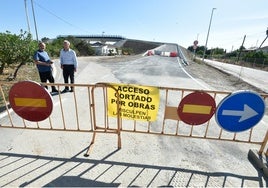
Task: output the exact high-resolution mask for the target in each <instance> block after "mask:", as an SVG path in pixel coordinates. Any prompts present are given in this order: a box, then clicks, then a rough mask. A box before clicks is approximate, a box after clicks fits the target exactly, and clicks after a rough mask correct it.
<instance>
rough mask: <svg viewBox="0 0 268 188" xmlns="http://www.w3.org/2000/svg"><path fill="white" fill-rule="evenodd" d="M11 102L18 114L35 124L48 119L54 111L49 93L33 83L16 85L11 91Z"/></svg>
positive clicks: (26, 82) (23, 82)
mask: <svg viewBox="0 0 268 188" xmlns="http://www.w3.org/2000/svg"><path fill="white" fill-rule="evenodd" d="M9 102H10V105H11V107H12V109H13V110H14V111H15V112H16V114H18V115H19V116H20V117H22V118H24V119H26V120H29V121H34V122H37V121H42V120H44V119H46V118H48V117H49V116H50V114H51V112H52V109H53V102H52V97H51V95H50V94H49V92H48V91H47V90H46V89H45V88H44V87H42V86H41V85H40V84H38V83H37V82H33V81H22V82H18V83H15V84H14V85H13V86H12V87H11V89H10V91H9Z"/></svg>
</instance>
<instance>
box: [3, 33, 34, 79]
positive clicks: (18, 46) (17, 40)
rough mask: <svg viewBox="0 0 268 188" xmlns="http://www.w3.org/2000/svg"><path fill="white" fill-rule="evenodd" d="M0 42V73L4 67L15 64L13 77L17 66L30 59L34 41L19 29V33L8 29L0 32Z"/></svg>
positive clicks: (17, 68)
mask: <svg viewBox="0 0 268 188" xmlns="http://www.w3.org/2000/svg"><path fill="white" fill-rule="evenodd" d="M0 44H1V46H0V74H2V73H3V71H4V68H5V67H9V66H10V65H14V66H17V67H16V69H15V72H14V74H13V76H12V77H13V79H15V78H16V75H17V72H18V70H19V68H20V67H21V66H22V65H25V64H26V63H28V62H31V61H32V56H33V53H34V50H35V47H36V42H34V41H33V40H32V36H31V34H29V33H27V32H24V31H23V30H21V31H20V34H19V35H16V34H11V33H10V32H9V31H6V33H0Z"/></svg>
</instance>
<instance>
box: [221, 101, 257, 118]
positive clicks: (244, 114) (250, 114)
mask: <svg viewBox="0 0 268 188" xmlns="http://www.w3.org/2000/svg"><path fill="white" fill-rule="evenodd" d="M222 115H225V116H241V118H240V119H239V121H238V122H241V121H245V120H247V119H249V118H251V117H253V116H256V115H258V113H257V112H256V111H255V110H253V109H252V108H250V107H249V106H248V105H246V104H244V110H243V111H237V110H223V111H222Z"/></svg>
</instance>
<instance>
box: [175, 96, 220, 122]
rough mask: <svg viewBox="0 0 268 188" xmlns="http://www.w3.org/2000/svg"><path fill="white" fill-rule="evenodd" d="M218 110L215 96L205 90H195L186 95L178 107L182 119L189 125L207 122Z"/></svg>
mask: <svg viewBox="0 0 268 188" xmlns="http://www.w3.org/2000/svg"><path fill="white" fill-rule="evenodd" d="M215 111H216V103H215V100H214V99H213V97H211V96H210V95H209V94H208V93H205V92H199V91H197V92H193V93H190V94H189V95H187V96H185V97H184V98H183V99H182V100H181V102H180V104H179V106H178V109H177V112H178V116H179V117H180V119H181V120H182V121H183V122H184V123H187V124H189V125H200V124H203V123H205V122H207V121H208V120H209V119H210V118H211V117H212V116H213V114H214V113H215Z"/></svg>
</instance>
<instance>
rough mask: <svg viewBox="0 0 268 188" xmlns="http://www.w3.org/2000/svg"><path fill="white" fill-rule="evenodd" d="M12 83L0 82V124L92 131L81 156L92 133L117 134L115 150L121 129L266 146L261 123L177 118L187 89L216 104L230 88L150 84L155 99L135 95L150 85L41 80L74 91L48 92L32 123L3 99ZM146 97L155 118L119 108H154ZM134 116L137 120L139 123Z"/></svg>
mask: <svg viewBox="0 0 268 188" xmlns="http://www.w3.org/2000/svg"><path fill="white" fill-rule="evenodd" d="M13 84H15V82H13V83H10V82H0V92H1V95H0V96H1V99H2V101H1V106H3V107H4V110H3V111H2V113H6V115H5V116H2V117H1V120H0V127H1V128H15V129H32V130H51V131H77V132H92V133H93V136H92V140H91V142H90V145H89V147H88V150H87V152H86V154H85V156H88V155H89V153H90V151H91V150H92V146H93V144H94V142H95V139H96V134H97V133H113V134H117V136H118V142H117V145H118V148H121V132H130V133H142V134H154V135H166V136H176V137H184V138H195V139H208V140H221V141H230V142H238V143H249V144H257V145H260V149H259V153H260V154H261V153H263V151H264V150H265V149H266V150H267V141H268V132H267V127H266V126H259V124H261V122H260V123H259V124H258V125H256V126H254V127H252V128H250V129H249V130H246V131H242V132H234V133H232V132H228V131H225V130H224V129H223V128H222V127H220V126H219V125H217V122H216V120H215V115H214V114H213V116H212V117H211V118H210V119H208V121H206V122H201V124H200V125H195V124H192V125H189V124H187V123H185V122H184V121H182V119H181V117H179V115H178V106H179V103H180V102H182V101H183V100H184V99H185V97H186V96H188V95H189V94H191V93H193V92H202V93H206V94H207V95H209V96H210V97H211V98H212V99H214V100H215V103H216V104H219V103H220V102H221V101H222V99H224V98H225V97H227V96H229V95H230V94H231V92H223V91H211V90H202V91H200V90H194V89H185V88H170V87H154V88H155V89H156V90H157V91H159V101H157V100H155V99H151V98H147V99H145V98H144V99H143V98H142V97H143V96H142V95H140V96H139V97H138V98H137V96H138V95H139V94H140V93H143V94H144V93H145V94H146V92H144V91H145V90H146V87H151V86H139V85H135V86H132V85H125V86H123V87H121V88H120V90H121V91H119V89H118V87H117V85H115V84H111V83H98V84H58V83H54V84H50V83H47V84H46V85H48V86H51V85H55V86H56V87H57V89H58V90H60V88H63V87H64V86H66V85H68V86H73V87H74V88H75V90H74V92H73V93H69V94H68V100H65V99H64V98H63V94H61V93H59V94H58V95H55V96H53V103H54V107H53V111H52V113H51V114H50V115H49V117H48V118H47V119H45V120H43V121H40V122H32V121H28V120H26V119H23V118H21V117H19V116H18V115H17V114H16V113H14V112H13V111H12V109H11V108H10V103H9V101H8V100H7V96H5V93H6V91H9V90H10V88H11V87H12V85H13ZM123 85H124V84H123ZM129 86H131V87H130V89H129V88H127V87H129ZM122 88H123V89H122ZM144 88H145V89H144ZM123 90H126V91H125V92H136V94H137V95H135V99H134V98H133V96H134V95H133V96H132V95H131V94H124V95H123V94H121V93H120V92H123ZM156 90H155V91H156ZM78 91H79V92H78ZM148 91H149V90H148ZM155 91H153V92H155ZM111 93H112V97H115V98H116V100H114V99H111V96H110V95H111ZM148 93H149V92H148ZM148 93H147V94H148ZM64 95H65V94H64ZM131 96H132V100H137V101H138V102H136V103H135V101H132V102H129V101H124V100H126V99H127V100H129V99H130V98H131ZM260 96H261V97H262V98H263V100H264V101H265V103H266V106H267V100H268V94H260ZM174 99H175V100H174ZM154 100H155V101H154ZM112 101H113V102H112ZM141 101H146V104H147V105H143V104H142V102H141ZM152 101H153V102H158V104H157V105H158V108H157V110H158V113H157V117H156V120H155V121H150V120H149V119H150V118H152V117H151V116H153V115H148V113H147V112H144V111H142V110H139V111H131V110H127V109H124V107H126V105H124V104H126V103H128V104H129V105H130V104H131V105H130V106H131V107H133V109H139V108H140V109H142V108H143V109H146V108H147V109H148V110H147V111H149V110H150V109H149V108H151V109H154V107H155V104H152V103H153V102H152ZM123 102H125V103H123ZM139 102H140V103H139ZM111 103H113V104H116V105H115V113H114V116H111V114H110V111H109V108H111ZM135 105H136V107H135ZM154 110H155V109H154ZM213 110H215V109H213ZM127 113H136V115H129V114H127ZM69 114H72V118H70V117H69ZM124 114H126V117H127V118H124V117H123V116H124ZM128 115H129V116H128ZM137 118H140V119H141V120H142V121H140V120H139V119H137ZM66 119H68V121H66ZM265 155H268V152H267V151H266V152H265Z"/></svg>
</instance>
